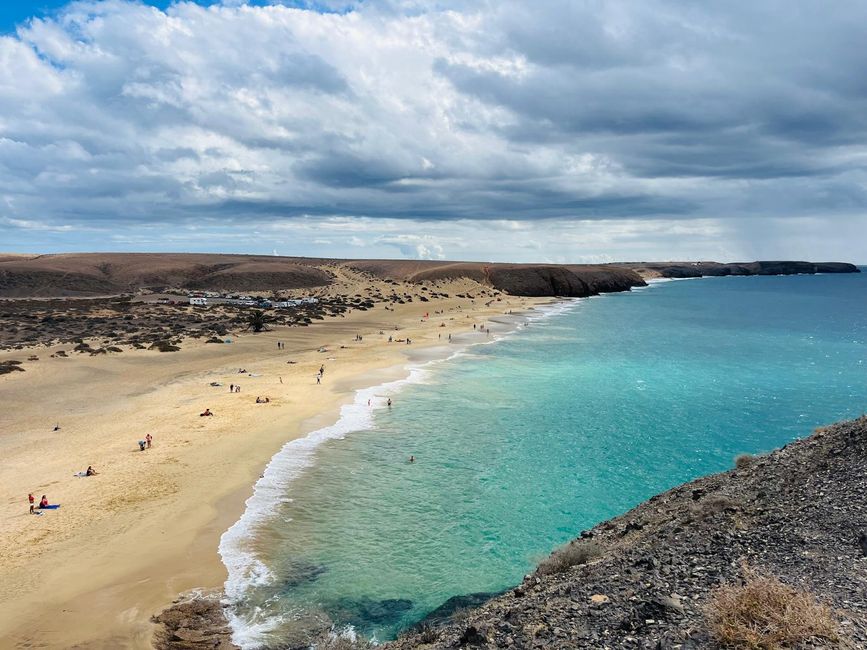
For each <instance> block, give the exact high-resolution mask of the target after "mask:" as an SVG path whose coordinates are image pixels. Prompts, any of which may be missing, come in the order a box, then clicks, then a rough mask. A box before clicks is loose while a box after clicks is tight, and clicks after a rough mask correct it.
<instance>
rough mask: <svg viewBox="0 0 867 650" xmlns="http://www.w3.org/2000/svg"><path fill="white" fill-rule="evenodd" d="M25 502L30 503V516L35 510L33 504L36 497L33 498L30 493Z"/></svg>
mask: <svg viewBox="0 0 867 650" xmlns="http://www.w3.org/2000/svg"><path fill="white" fill-rule="evenodd" d="M27 500H28V501H30V514H31V515H32V514H33V511H34V509H35V506H34V504H35V503H36V497H34V496H33V493H32V492H31V493H30V494H28V495H27Z"/></svg>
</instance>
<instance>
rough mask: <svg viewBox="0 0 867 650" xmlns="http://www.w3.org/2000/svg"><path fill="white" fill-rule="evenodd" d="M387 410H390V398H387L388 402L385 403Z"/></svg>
mask: <svg viewBox="0 0 867 650" xmlns="http://www.w3.org/2000/svg"><path fill="white" fill-rule="evenodd" d="M385 404H386V406H388V408H391V398H390V397H389V398H388V401H387V402H386V403H385Z"/></svg>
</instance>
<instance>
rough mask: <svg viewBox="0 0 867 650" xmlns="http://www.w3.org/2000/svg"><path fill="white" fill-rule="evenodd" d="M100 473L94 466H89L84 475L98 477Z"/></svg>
mask: <svg viewBox="0 0 867 650" xmlns="http://www.w3.org/2000/svg"><path fill="white" fill-rule="evenodd" d="M98 473H99V472H97V471H96V470H95V469H93V466H92V465H88V466H87V471H86V472H84V475H85V476H96V475H97V474H98Z"/></svg>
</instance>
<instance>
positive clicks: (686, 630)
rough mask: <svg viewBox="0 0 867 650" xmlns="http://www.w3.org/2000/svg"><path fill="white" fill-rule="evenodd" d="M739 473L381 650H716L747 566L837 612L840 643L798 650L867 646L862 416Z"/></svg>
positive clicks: (600, 535)
mask: <svg viewBox="0 0 867 650" xmlns="http://www.w3.org/2000/svg"><path fill="white" fill-rule="evenodd" d="M738 465H739V468H738V469H734V470H731V471H729V472H725V473H723V474H717V475H713V476H709V477H706V478H702V479H699V480H697V481H693V482H691V483H687V484H685V485H682V486H680V487H677V488H674V489H673V490H670V491H669V492H666V493H664V494H660V495H658V496H655V497H653V498H651V499H650V500H649V501H647V502H645V503H643V504H641V505H639V506H638V507H637V508H635V509H634V510H632V511H630V512H628V513H627V514H625V515H623V516H621V517H618V518H616V519H612V520H610V521H606V522H604V523H601V524H599V525H598V526H596V527H595V528H593V529H592V530H588V531H585V532H583V533H582V534H581V537H580V538H579V539H577V540H575V541H574V542H573V543H572V544H571V545H569V546H568V547H565V549H563V550H561V551H559V552H557V553H555V554H554V555H552V557H551V558H549V560H547V561H546V562H544V563H543V564H542V565H541V566H540V569H539V570H537V572H536V573H534V574H533V575H531V576H528V577H527V578H525V580H524V582H523V583H522V584H521V585H519V586H518V587H516V588H514V589H511V590H509V591H507V592H505V593H504V594H502V595H500V596H497V597H496V598H494V599H493V600H490V601H489V602H487V603H486V604H484V605H482V606H480V607H478V608H476V609H473V610H469V611H465V612H463V613H460V614H458V615H457V616H456V617H452V618H451V619H448V620H447V621H446V622H445V623H442V622H440V623H439V624H437V623H436V622H435V621H432V624H433V627H425V628H424V629H423V630H422V629H419V630H416V631H415V632H411V633H409V634H407V635H406V636H404V637H402V638H401V639H399V640H398V641H395V642H393V643H391V644H389V646H388V647H389V648H391V649H392V650H409V649H411V648H412V649H415V648H456V647H465V648H470V647H472V648H538V647H544V648H564V649H565V648H684V649H687V648H714V647H719V646H718V644H717V641H716V640H715V639H714V638H713V636H712V634H711V633H710V631H709V626H708V613H707V611H706V610H705V607H706V606H707V604H708V603H709V602H710V600H711V595H712V593H714V590H715V589H716V588H717V587H718V586H719V585H721V584H722V583H730V584H735V585H738V584H740V583H741V581H742V580H743V578H744V577H745V575H749V571H750V570H755V571H759V572H761V573H763V574H765V575H770V576H774V577H776V578H779V579H780V580H781V581H782V582H783V583H785V584H786V585H792V586H795V587H798V588H800V589H803V590H806V591H808V592H810V593H811V594H813V595H814V596H815V597H816V598H817V599H818V600H819V601H820V602H822V603H825V604H827V605H829V606H831V607H832V608H833V612H834V614H833V615H834V617H835V618H836V619H837V621H836V623H835V626H836V627H837V630H836V633H837V634H838V635H839V638H838V639H837V640H836V641H829V640H828V639H818V638H814V639H812V640H806V641H803V642H801V644H800V646H799V647H807V648H827V647H844V648H867V598H865V596H864V594H865V585H867V499H865V497H864V495H865V494H867V418H861V419H859V420H856V421H853V422H846V423H842V424H837V425H834V426H831V427H828V428H826V429H823V430H820V431H818V432H817V433H816V434H814V435H813V436H812V437H810V438H807V439H805V440H801V441H798V442H794V443H792V444H790V445H787V446H786V447H783V448H782V449H780V450H777V451H775V452H773V453H771V454H769V455H767V456H760V457H755V458H749V459H743V460H742V461H741V462H739V463H738ZM744 563H746V564H748V565H749V567H750V569H745V568H744V566H745V565H744ZM774 647H777V646H774ZM786 647H788V646H786Z"/></svg>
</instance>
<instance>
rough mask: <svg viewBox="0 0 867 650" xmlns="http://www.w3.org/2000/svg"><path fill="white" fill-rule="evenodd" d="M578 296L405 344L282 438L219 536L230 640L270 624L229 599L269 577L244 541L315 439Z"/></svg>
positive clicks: (348, 425)
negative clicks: (332, 406)
mask: <svg viewBox="0 0 867 650" xmlns="http://www.w3.org/2000/svg"><path fill="white" fill-rule="evenodd" d="M580 300H581V299H568V300H549V301H546V302H540V303H538V304H537V305H536V306H535V308H534V311H520V312H515V313H513V314H505V315H504V314H501V315H499V316H491V317H489V318H488V319H487V322H488V326H487V327H488V329H489V330H490V331H491V332H492V334H493V335H492V336H491V337H490V338H488V337H487V336H486V337H485V338H483V339H481V340H479V338H478V336H473V335H471V334H469V333H467V334H462V335H458V336H456V337H454V338H453V341H452V345H437V346H434V345H431V346H425V347H421V348H417V349H414V350H411V351H409V354H408V355H407V359H406V362H405V363H403V364H400V365H397V366H394V367H392V368H388V369H385V370H383V371H382V377H381V378H382V379H383V381H382V382H381V383H376V384H366V385H364V386H361V387H355V388H348V389H347V391H346V392H347V393H349V392H351V394H352V397H351V398H347V399H345V400H344V401H343V403H342V405H341V406H340V414H339V417H338V418H337V420H336V421H332V418H331V417H328V418H322V417H316V418H313V419H312V420H311V423H312V422H320V423H321V422H322V421H323V420H326V421H327V422H328V424H325V425H324V426H321V427H319V428H311V430H310V431H309V432H308V433H306V434H305V435H303V436H300V437H298V438H294V439H291V440H289V441H287V442H286V444H285V445H283V446H282V447H281V448H280V450H279V451H277V453H275V454H274V456H273V457H272V458H271V459H270V461H269V462H268V465H267V466H266V468H265V470H264V471H263V473H262V475H261V476H260V477H259V479H258V480H257V481H256V483H255V485H254V486H253V494H252V495H251V496H250V497H249V498H248V499H247V500H246V501H245V504H244V506H245V507H244V511H243V513H242V514H241V516H240V517H239V519H238V520H237V521H236V522H235V523H234V524H233V525H232V526H231V527H229V528H228V529H227V530H226V532H224V533H223V535H222V536H221V538H220V545H219V553H220V556H221V558H222V560H223V564H224V565H226V567H227V570H228V579H227V581H226V585H225V590H224V594H223V603H224V604H228V605H229V606H230V607H228V608H227V609H225V610H224V612H225V613H226V614H227V618H228V623H229V627H230V629H231V630H232V641H233V643H235V644H236V645H238V646H240V647H242V648H243V647H256V644H257V642H258V641H260V637H261V635H262V634H267V632H269V631H270V629H271V628H270V627H269V626H268V623H267V622H266V623H255V624H250V622H248V621H242V620H240V619H239V618H237V617H236V616H235V615H234V614H233V613H232V612H231V604H232V603H233V602H235V601H236V600H238V599H240V598H243V596H244V593H245V590H246V588H247V587H248V586H249V585H250V584H251V583H258V582H261V581H268V580H270V579H272V576H271V574H270V571H269V569H268V567H266V566H265V565H263V564H262V563H261V562H260V560H259V559H258V558H257V557H256V556H255V553H254V552H253V551H250V550H249V544H248V542H249V541H250V539H251V538H253V537H254V536H255V530H256V528H257V526H259V525H262V524H263V523H264V522H267V521H268V520H269V519H270V518H271V517H272V516H273V511H274V510H275V509H276V506H277V505H279V503H281V502H283V501H285V499H286V498H288V497H287V490H288V489H289V488H290V486H291V483H292V482H293V481H294V480H295V479H296V478H297V477H298V476H299V475H300V474H301V473H302V472H303V471H304V470H305V469H306V468H307V467H309V466H310V465H312V463H313V462H314V460H313V457H314V456H315V454H316V450H317V448H318V447H319V446H320V445H321V444H323V443H325V442H327V441H329V440H334V439H341V438H344V437H345V436H347V435H349V434H351V433H357V432H361V431H364V430H366V429H369V428H372V427H373V426H374V420H375V414H376V412H377V411H379V410H382V409H384V408H388V407H387V406H386V405H385V403H384V395H389V396H392V395H398V394H399V393H400V391H401V390H402V389H403V388H404V387H406V386H409V385H411V384H415V383H420V382H423V381H424V378H425V376H427V374H428V373H429V372H430V371H431V370H432V369H433V367H435V366H437V365H439V364H442V363H447V362H449V361H451V360H453V359H456V358H458V357H460V356H462V355H463V354H464V353H465V352H466V351H467V350H469V349H471V348H472V347H474V346H477V345H490V344H494V343H497V342H498V341H501V340H503V339H504V338H506V337H508V336H511V335H513V334H515V333H516V332H518V330H519V328H520V327H521V326H522V325H524V324H526V323H528V322H534V321H538V320H543V319H545V318H546V317H548V316H552V315H556V314H559V313H562V312H563V311H566V310H569V309H572V308H574V307H575V306H576V305H577V304H578V303H579V302H580ZM561 306H562V308H558V307H561ZM491 324H494V325H491ZM369 400H370V401H369ZM398 401H399V398H398ZM306 428H309V427H306Z"/></svg>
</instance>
